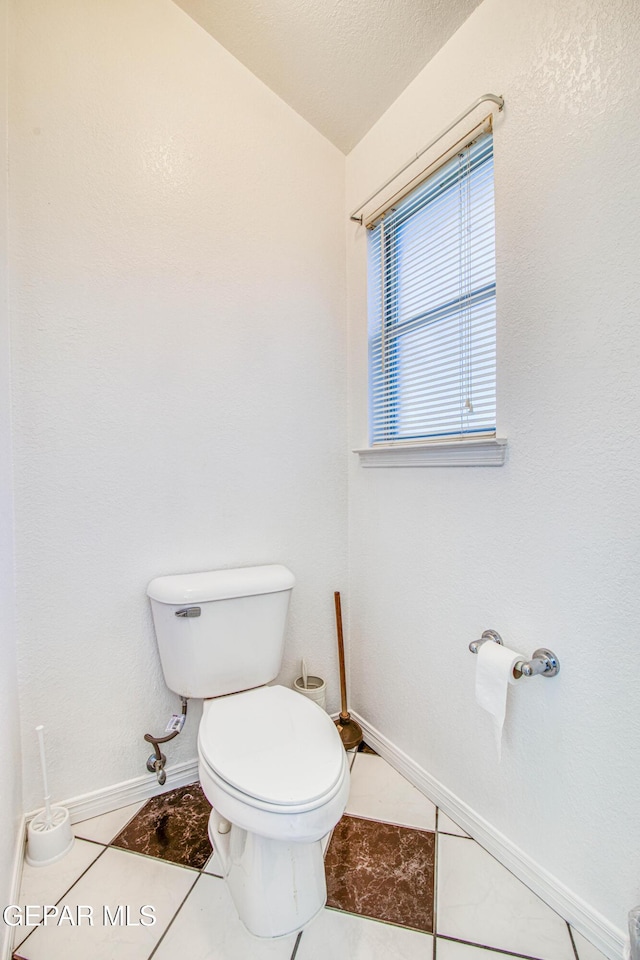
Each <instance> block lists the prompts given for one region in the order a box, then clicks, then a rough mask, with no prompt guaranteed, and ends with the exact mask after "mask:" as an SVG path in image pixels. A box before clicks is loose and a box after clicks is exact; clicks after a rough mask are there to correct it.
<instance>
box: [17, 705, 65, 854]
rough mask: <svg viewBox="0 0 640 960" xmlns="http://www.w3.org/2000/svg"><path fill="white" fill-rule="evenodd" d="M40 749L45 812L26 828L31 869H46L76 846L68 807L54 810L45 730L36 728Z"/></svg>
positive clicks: (38, 815)
mask: <svg viewBox="0 0 640 960" xmlns="http://www.w3.org/2000/svg"><path fill="white" fill-rule="evenodd" d="M36 733H37V734H38V745H39V747H40V766H41V769H42V785H43V787H44V810H41V811H40V813H37V814H36V815H35V817H34V818H33V820H31V821H30V822H29V826H28V827H27V855H26V858H25V859H26V861H27V863H28V864H29V865H30V866H32V867H43V866H45V865H46V864H49V863H54V862H55V861H56V860H60V858H61V857H64V855H65V853H68V852H69V850H70V849H71V847H72V846H73V840H74V837H73V833H72V832H71V817H70V816H69V811H68V810H67V809H66V808H65V807H52V806H51V794H50V793H49V781H48V778H47V758H46V755H45V752H44V727H43V726H42V724H40V726H39V727H36Z"/></svg>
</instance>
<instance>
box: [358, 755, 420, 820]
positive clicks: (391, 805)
mask: <svg viewBox="0 0 640 960" xmlns="http://www.w3.org/2000/svg"><path fill="white" fill-rule="evenodd" d="M346 813H351V814H353V816H354V817H366V818H368V819H369V820H383V821H385V822H387V823H398V824H400V825H401V826H405V827H416V828H417V829H419V830H435V828H436V808H435V807H434V805H433V804H432V803H431V801H430V800H427V798H426V797H425V796H423V795H422V794H421V793H420V791H419V790H416V788H415V787H414V786H413V785H412V784H411V783H409V781H408V780H405V778H404V777H403V776H401V775H400V774H399V773H398V772H397V771H396V770H394V769H393V767H392V766H390V764H388V763H387V761H386V760H383V759H382V757H375V756H373V754H370V753H359V754H358V755H357V757H356V759H355V763H354V764H353V768H352V770H351V791H350V793H349V802H348V804H347V809H346Z"/></svg>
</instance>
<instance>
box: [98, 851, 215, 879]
mask: <svg viewBox="0 0 640 960" xmlns="http://www.w3.org/2000/svg"><path fill="white" fill-rule="evenodd" d="M105 849H107V850H119V851H120V852H121V853H130V854H131V855H132V856H134V857H144V858H145V859H146V860H156V861H157V860H159V861H160V863H168V864H169V866H171V867H181V868H182V869H183V870H193V871H195V873H198V874H200V873H202V870H201V869H200V867H192V866H190V864H188V863H176V861H175V860H166V859H165V858H164V857H155V856H154V855H153V854H152V853H142V851H141V850H131V848H130V847H117V846H115V845H114V844H112V843H109V844H108V845H107V847H106V848H105ZM208 876H214V874H208Z"/></svg>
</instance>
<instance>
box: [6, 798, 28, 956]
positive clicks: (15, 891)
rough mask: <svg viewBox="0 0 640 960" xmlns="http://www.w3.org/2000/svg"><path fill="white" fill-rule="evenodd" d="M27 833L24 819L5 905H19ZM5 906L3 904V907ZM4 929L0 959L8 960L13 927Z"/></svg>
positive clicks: (11, 947) (19, 833)
mask: <svg viewBox="0 0 640 960" xmlns="http://www.w3.org/2000/svg"><path fill="white" fill-rule="evenodd" d="M26 833H27V821H26V819H25V818H24V817H22V820H21V822H20V826H19V827H18V834H17V836H16V846H15V852H14V855H13V869H12V871H11V883H10V886H9V900H8V901H7V903H20V900H19V897H20V884H21V882H22V864H23V863H24V845H25V840H26ZM4 906H5V905H4V904H3V907H4ZM2 927H4V936H3V938H2V942H1V943H0V957H1V958H2V960H10V958H11V954H12V953H13V927H8V926H5V924H4V923H3V924H2Z"/></svg>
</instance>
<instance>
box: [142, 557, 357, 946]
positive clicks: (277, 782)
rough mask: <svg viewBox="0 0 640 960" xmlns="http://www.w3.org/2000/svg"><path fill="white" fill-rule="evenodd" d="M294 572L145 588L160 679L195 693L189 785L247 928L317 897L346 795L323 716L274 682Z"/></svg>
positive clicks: (292, 912)
mask: <svg viewBox="0 0 640 960" xmlns="http://www.w3.org/2000/svg"><path fill="white" fill-rule="evenodd" d="M294 583H295V578H294V576H293V574H292V573H291V571H290V570H288V569H287V568H286V567H284V566H282V565H280V564H268V565H264V566H257V567H241V568H238V569H227V570H213V571H210V572H206V573H191V574H180V575H176V576H169V577H157V578H156V579H155V580H152V581H151V583H150V584H149V586H148V588H147V594H148V596H149V598H150V600H151V610H152V614H153V621H154V625H155V631H156V637H157V641H158V649H159V652H160V660H161V663H162V669H163V672H164V677H165V681H166V684H167V686H168V687H169V689H170V690H173V691H174V692H175V693H177V694H179V695H180V696H182V697H197V698H200V699H203V700H204V705H203V712H202V720H201V722H200V727H199V730H198V767H199V773H200V783H201V785H202V789H203V790H204V793H205V795H206V797H207V799H208V800H209V802H210V803H211V805H212V807H213V809H212V811H211V816H210V818H209V838H210V840H211V843H212V845H213V847H214V849H215V851H216V856H217V858H218V861H219V866H220V868H221V871H222V873H223V876H224V879H225V881H226V883H227V885H228V887H229V891H230V893H231V897H232V899H233V902H234V904H235V906H236V909H237V911H238V915H239V917H240V919H241V921H242V922H243V923H244V925H245V927H246V928H247V930H248V931H249V932H250V933H252V934H253V935H254V936H256V937H263V938H264V937H269V938H275V937H283V936H287V935H289V934H292V933H296V932H298V931H300V930H302V929H303V928H304V927H305V926H306V925H307V924H308V923H309V921H310V920H312V919H313V917H314V916H315V915H316V914H317V913H318V912H319V911H320V910H322V908H323V907H324V905H325V902H326V897H327V890H326V883H325V875H324V863H323V854H322V839H323V838H324V837H325V836H326V835H327V834H328V833H329V832H330V831H331V829H332V828H333V827H334V826H335V824H336V823H337V822H338V820H339V819H340V817H341V816H342V814H343V813H344V809H345V806H346V803H347V797H348V793H349V767H348V763H347V757H346V753H345V751H344V748H343V746H342V742H341V740H340V736H339V734H338V732H337V730H336V727H335V725H334V723H333V722H332V720H331V718H330V717H329V716H328V715H327V714H326V713H325V712H324V710H322V708H321V707H319V706H318V705H317V704H315V703H313V702H312V701H311V700H308V699H307V698H306V697H302V696H300V694H298V693H296V692H295V691H294V690H290V689H288V688H287V687H282V686H277V685H276V686H268V684H269V683H270V682H271V681H273V680H274V679H275V677H276V676H277V675H278V673H279V671H280V666H281V664H282V656H283V650H284V632H285V625H286V620H287V612H288V609H289V600H290V597H291V591H292V589H293V586H294Z"/></svg>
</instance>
